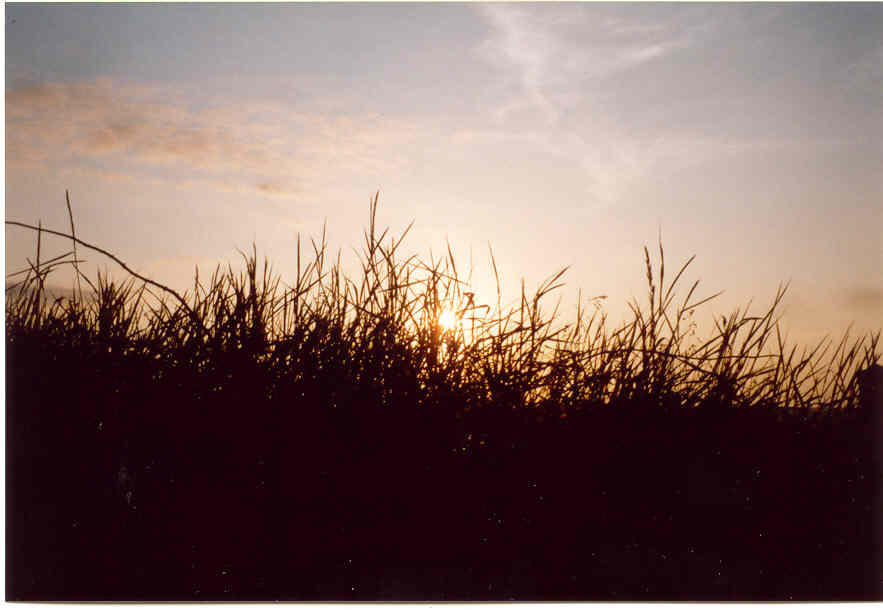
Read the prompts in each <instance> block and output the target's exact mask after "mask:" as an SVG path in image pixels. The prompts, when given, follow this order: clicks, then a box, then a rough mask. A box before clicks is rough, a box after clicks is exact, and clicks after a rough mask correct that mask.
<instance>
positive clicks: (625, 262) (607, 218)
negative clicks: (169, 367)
mask: <svg viewBox="0 0 883 610" xmlns="http://www.w3.org/2000/svg"><path fill="white" fill-rule="evenodd" d="M5 32H6V45H5V50H6V120H5V126H6V217H7V219H8V220H20V221H23V222H33V223H35V222H36V221H37V219H42V221H43V224H44V226H46V227H49V228H54V229H59V230H66V229H67V226H68V220H67V210H66V208H65V204H64V192H65V189H69V190H70V193H71V201H72V204H73V207H74V212H75V216H76V221H77V225H78V227H77V230H78V233H79V234H80V236H81V237H82V238H83V239H85V240H86V241H89V242H92V243H95V244H97V245H100V246H102V247H104V248H106V249H108V250H110V251H112V252H114V253H115V254H117V255H118V256H120V258H122V259H123V260H125V261H127V262H128V263H130V264H131V265H132V266H133V267H134V268H135V269H137V270H139V271H140V272H143V273H145V274H148V275H150V276H151V277H153V278H154V279H156V280H159V281H163V282H168V283H170V284H171V285H173V286H175V287H180V288H186V287H187V286H188V285H190V282H191V281H192V274H193V268H194V265H199V266H200V268H201V269H203V270H204V271H206V272H208V271H210V269H211V268H213V267H214V264H215V263H216V262H217V261H234V262H235V261H236V260H237V257H238V254H237V252H236V249H237V248H239V249H242V250H245V249H250V247H251V244H252V242H256V243H257V246H258V251H259V254H260V255H264V254H265V255H267V256H268V257H269V258H270V260H271V261H272V262H273V263H274V265H275V268H276V270H277V271H278V272H280V273H281V275H282V276H283V279H285V278H291V277H292V274H293V267H294V262H293V260H294V256H293V255H294V252H295V236H296V234H297V233H298V232H299V233H301V234H302V235H303V236H304V237H309V236H317V235H319V234H320V232H321V228H322V223H323V221H325V220H326V219H327V222H328V233H329V242H330V245H331V247H332V248H333V249H334V250H335V251H336V250H337V249H338V248H343V254H342V257H343V258H344V259H349V260H354V254H353V252H352V248H354V247H358V246H359V242H360V239H361V229H362V228H363V227H364V226H365V224H366V221H367V212H368V201H369V199H370V198H371V197H372V196H373V194H374V193H375V191H378V190H379V191H380V212H379V218H378V221H379V222H380V223H381V224H383V225H384V226H386V225H389V226H390V227H391V228H392V231H393V233H395V234H400V232H401V231H402V230H403V229H404V228H405V227H406V226H407V224H408V223H409V222H410V221H411V220H415V221H416V222H415V225H414V229H413V230H412V233H411V235H410V238H409V240H408V241H406V242H405V246H404V248H405V250H406V251H407V254H411V253H417V254H424V255H428V253H429V250H430V249H432V251H433V253H434V254H436V255H439V254H441V253H443V252H444V251H445V241H446V239H447V240H449V241H450V243H451V246H452V248H453V249H454V252H455V253H456V254H457V255H458V259H459V261H460V262H462V263H463V264H464V266H468V261H469V257H470V250H471V256H472V260H473V263H474V266H475V270H476V271H475V276H476V279H477V282H478V284H479V285H478V286H476V288H477V292H478V296H479V298H484V299H485V300H490V299H491V298H494V297H493V294H488V291H489V290H491V288H492V286H493V284H492V282H491V281H490V279H489V278H490V277H491V275H490V262H489V258H488V244H489V243H490V244H491V245H492V246H493V249H494V255H495V257H496V260H497V263H498V266H499V268H500V272H501V276H502V278H503V282H504V288H506V287H508V288H509V289H510V291H511V294H512V296H514V290H515V289H516V288H517V287H518V283H519V280H520V278H521V277H525V278H526V280H527V283H528V286H534V285H536V284H537V283H538V282H539V281H540V280H542V279H544V278H545V277H547V276H548V275H550V274H552V273H553V272H555V271H557V270H558V269H560V268H561V267H564V266H566V265H570V267H571V269H570V271H569V272H568V274H567V276H566V279H567V280H568V285H567V287H566V288H565V289H564V291H563V292H562V296H563V298H564V302H563V305H564V306H565V309H564V313H565V314H568V313H569V312H570V311H572V310H571V309H568V307H571V306H572V304H573V303H575V299H576V295H577V289H578V288H582V291H583V297H584V298H585V299H588V298H589V297H591V296H594V295H601V294H603V295H608V296H609V299H608V301H607V303H606V305H605V308H606V310H607V311H608V312H609V315H610V317H611V319H612V321H614V322H616V321H618V320H619V319H621V318H622V316H623V315H624V311H625V310H624V304H625V301H626V300H627V299H628V298H629V297H631V296H638V295H640V296H642V295H643V294H644V284H643V282H644V281H645V280H644V276H643V253H642V247H643V246H644V245H645V244H647V245H650V246H651V253H655V244H656V241H657V237H658V234H659V232H660V231H661V234H662V240H663V244H664V246H665V247H666V259H667V270H668V273H669V277H671V276H672V275H673V274H674V271H675V270H676V269H675V268H676V267H679V266H680V264H681V263H683V262H684V261H685V260H686V259H687V258H688V257H689V256H690V255H693V254H696V255H697V259H696V261H695V263H694V265H693V266H692V267H691V269H692V272H690V273H688V275H687V278H686V279H687V280H688V281H689V282H692V281H693V280H695V279H701V282H702V283H701V284H700V289H701V290H703V293H704V294H711V293H713V292H717V291H720V290H725V291H726V293H725V295H724V296H723V297H721V298H720V299H719V301H718V302H717V304H716V305H712V306H711V310H710V311H715V312H717V313H720V314H724V313H728V312H729V311H730V310H731V309H732V308H733V307H734V306H737V305H743V304H745V303H747V302H748V301H749V300H750V299H752V298H753V299H754V301H755V303H756V304H757V309H758V310H760V309H763V306H764V305H765V304H767V303H769V301H770V300H771V299H772V297H773V296H774V294H775V292H776V288H777V286H778V284H779V282H780V281H787V280H790V281H791V289H790V292H789V296H788V298H787V299H786V317H785V320H784V326H785V328H787V329H790V331H791V337H792V338H793V339H795V340H798V341H811V340H814V339H815V338H818V337H820V336H821V335H823V334H825V333H829V332H830V333H833V334H835V335H836V334H840V333H841V332H842V331H843V330H844V329H845V328H846V326H847V325H848V324H849V323H850V322H853V321H854V322H855V324H856V327H855V328H856V331H858V332H862V331H867V330H876V329H878V328H880V327H881V325H883V241H881V240H883V238H881V235H883V6H881V5H880V4H877V3H870V4H841V3H833V4H765V3H761V4H751V5H740V4H727V5H716V4H682V5H668V4H618V3H613V4H470V3H466V4H432V5H423V4H411V3H400V4H358V5H351V4H309V5H289V4H286V5H279V4H271V5H256V4H239V5H231V4H225V5H206V4H188V5H158V4H154V5H150V4H148V5H106V4H104V5H85V4H69V5H27V4H7V5H6V6H5ZM6 240H7V241H6V255H7V269H8V270H17V269H18V268H20V267H21V266H22V264H23V261H24V257H25V256H30V255H32V253H33V250H34V236H33V234H29V233H28V232H25V231H21V230H19V229H7V231H6ZM65 246H66V244H64V243H63V242H60V241H59V242H57V243H56V245H55V246H53V248H54V250H55V251H56V253H61V252H63V251H64V248H65ZM86 258H88V259H89V261H90V262H102V264H104V263H105V262H107V264H108V266H109V267H110V263H109V262H108V261H102V259H101V257H100V256H99V255H97V254H94V253H88V254H86ZM117 275H118V276H119V277H123V274H122V273H118V274H117ZM685 287H686V286H685Z"/></svg>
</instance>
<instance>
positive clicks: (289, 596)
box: [6, 338, 883, 601]
mask: <svg viewBox="0 0 883 610" xmlns="http://www.w3.org/2000/svg"><path fill="white" fill-rule="evenodd" d="M83 353H84V352H83V351H82V350H81V349H80V350H78V349H71V350H70V351H69V352H66V351H65V350H63V349H52V350H50V349H47V348H43V347H41V345H40V343H39V342H34V343H26V342H25V343H18V344H15V345H13V344H10V342H9V340H8V338H7V428H6V429H7V439H6V440H7V443H6V451H7V454H6V456H7V462H6V463H7V479H6V480H7V507H6V509H7V538H6V540H7V548H6V559H7V561H6V566H7V567H6V578H7V581H6V591H7V599H8V600H9V601H39V600H69V601H74V600H112V601H124V600H138V601H148V600H170V601H209V600H229V601H234V600H255V601H257V600H274V599H281V600H305V601H308V600H329V601H330V600H340V601H349V600H360V601H368V600H460V601H473V600H475V601H479V600H522V601H530V600H549V601H552V600H598V601H614V600H615V601H625V600H727V601H729V600H734V601H735V600H751V601H761V600H804V601H808V600H820V601H833V600H880V599H883V588H881V577H883V574H881V572H883V570H881V567H883V562H881V555H880V549H881V542H883V539H881V533H883V532H881V519H880V515H881V514H883V512H881V495H880V491H881V470H880V458H879V454H880V446H881V445H880V442H879V425H877V424H875V425H873V426H872V425H871V423H870V420H869V419H868V418H867V417H864V416H863V415H862V412H861V411H860V412H858V414H849V415H841V416H837V417H834V416H826V417H817V418H809V417H805V416H804V415H801V414H791V413H785V412H784V410H781V409H770V410H769V411H760V410H752V411H746V410H739V409H725V408H721V409H714V408H707V409H701V410H696V409H693V410H689V411H688V410H685V409H680V408H675V407H673V408H670V409H668V410H664V409H662V408H661V407H658V406H657V407H646V406H641V405H637V404H633V405H616V406H612V407H597V406H594V407H593V406H591V405H586V406H585V409H583V410H582V411H580V412H572V413H570V414H569V415H568V417H567V418H566V419H563V420H562V419H559V418H557V417H552V418H546V419H545V420H544V421H542V422H540V421H538V420H537V418H536V417H535V416H534V415H531V416H530V417H528V416H527V415H526V414H524V413H520V412H518V411H517V410H516V411H513V410H502V409H498V410H496V411H495V410H493V409H485V410H483V411H482V412H480V413H479V412H473V413H471V414H469V415H468V416H467V417H466V419H465V421H464V422H463V423H458V419H457V415H456V412H457V406H456V400H451V401H449V404H446V405H440V406H438V407H437V408H433V409H416V408H413V407H409V406H408V405H402V406H400V407H399V408H383V409H381V408H378V407H376V406H375V405H373V404H372V400H371V398H370V396H364V395H362V394H360V391H359V389H358V387H350V388H349V390H348V391H349V392H350V399H349V400H348V401H346V402H342V403H341V404H340V406H339V407H338V408H336V409H330V408H328V406H327V405H328V396H329V392H332V391H337V392H338V394H336V395H339V393H340V392H339V390H340V386H341V384H344V385H345V382H343V381H342V380H340V379H336V378H334V377H333V376H332V375H330V374H329V375H326V376H323V374H321V372H317V374H316V376H315V377H314V380H313V382H311V384H310V385H309V386H296V387H292V388H289V389H288V390H286V391H284V392H283V391H280V392H278V393H277V395H274V396H273V397H272V398H269V399H268V398H266V397H265V396H262V395H261V392H259V391H258V390H257V389H256V388H260V387H263V386H262V385H261V384H260V383H259V381H260V379H259V373H256V372H254V371H250V370H246V369H245V368H244V369H242V370H241V375H240V376H239V377H236V376H234V377H233V378H232V379H228V380H226V381H225V383H224V389H223V390H221V391H217V392H211V391H210V389H207V388H210V386H211V384H210V383H208V382H207V381H206V378H202V377H199V376H194V375H193V374H192V373H188V372H187V371H186V370H185V371H182V372H181V373H180V374H178V375H176V374H175V372H174V371H171V372H169V373H168V374H167V375H166V376H165V378H164V379H162V380H160V381H157V380H155V379H153V378H152V377H151V370H152V369H151V366H152V365H151V364H150V363H147V362H141V361H138V360H137V359H135V358H129V359H126V358H113V357H111V356H107V355H101V354H98V355H94V356H90V357H84V356H83ZM334 388H337V389H336V390H333V389H334ZM878 423H879V422H878ZM461 439H462V442H461Z"/></svg>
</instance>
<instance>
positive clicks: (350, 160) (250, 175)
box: [6, 80, 419, 197]
mask: <svg viewBox="0 0 883 610" xmlns="http://www.w3.org/2000/svg"><path fill="white" fill-rule="evenodd" d="M188 103H192V102H190V101H189V99H188V97H187V96H186V95H185V94H183V93H181V92H177V91H172V90H168V89H166V90H162V89H151V88H149V87H144V86H137V85H125V84H120V83H113V82H110V81H107V80H103V81H90V82H75V83H38V84H31V85H26V86H21V87H17V88H14V89H11V90H8V91H7V94H6V108H7V114H6V117H7V118H6V128H7V161H8V163H9V164H10V166H11V167H13V168H15V167H23V166H24V167H28V166H34V165H47V166H49V165H56V166H58V165H63V166H70V165H77V164H81V165H90V166H91V167H93V168H94V169H95V171H96V172H98V173H99V174H102V175H104V174H106V176H107V177H108V179H110V178H111V177H114V178H115V179H119V178H120V177H121V176H124V175H127V174H128V175H132V176H136V177H138V178H141V179H148V178H149V179H152V180H161V181H162V180H165V181H168V182H174V183H176V184H177V185H179V186H180V185H186V184H187V183H188V182H192V181H196V182H197V183H199V184H200V185H201V186H205V185H206V184H207V183H209V184H211V185H213V186H214V187H215V188H219V189H221V190H225V191H237V192H252V193H257V194H260V195H263V196H269V197H293V196H296V195H298V194H299V193H302V192H303V190H304V188H305V187H307V186H315V185H316V184H317V183H321V182H322V181H328V180H333V177H332V176H331V175H330V174H331V173H335V174H336V175H337V176H338V177H339V176H341V175H343V174H345V173H347V172H350V173H352V172H355V173H378V174H379V173H383V172H387V171H391V170H393V169H396V168H400V167H401V166H402V165H404V164H407V162H408V161H407V159H408V157H407V155H408V145H409V142H411V141H413V140H414V139H415V138H416V137H417V136H418V134H419V130H418V129H417V128H416V127H414V126H413V125H410V124H408V123H407V122H406V121H401V120H399V121H396V120H392V119H385V118H383V117H379V116H376V115H375V116H362V115H360V116H349V115H341V114H337V115H330V114H324V113H320V112H315V111H313V112H301V111H298V110H297V109H295V108H292V107H291V106H287V105H284V104H282V103H274V102H267V101H262V100H253V101H247V100H246V101H242V102H238V103H235V104H226V105H220V104H219V105H215V106H212V107H191V106H189V105H188Z"/></svg>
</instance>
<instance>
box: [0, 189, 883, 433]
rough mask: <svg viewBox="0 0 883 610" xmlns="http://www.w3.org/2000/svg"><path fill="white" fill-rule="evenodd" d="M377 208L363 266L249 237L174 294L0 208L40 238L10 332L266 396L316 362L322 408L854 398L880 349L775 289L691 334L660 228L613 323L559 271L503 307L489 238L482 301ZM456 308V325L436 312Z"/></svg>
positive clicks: (687, 300)
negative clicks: (85, 268) (491, 283)
mask: <svg viewBox="0 0 883 610" xmlns="http://www.w3.org/2000/svg"><path fill="white" fill-rule="evenodd" d="M68 206H69V202H68ZM68 209H69V210H70V206H69V207H68ZM376 215H377V197H375V198H374V200H373V201H372V202H371V205H370V209H369V226H368V228H367V229H366V230H365V232H364V242H363V244H362V249H361V252H360V256H359V262H360V264H361V274H360V275H359V276H358V277H349V276H347V275H345V274H344V272H343V271H342V267H341V261H340V254H339V253H338V254H337V256H336V257H335V258H331V257H329V254H328V248H327V244H326V240H325V233H324V230H323V234H322V236H321V237H320V238H319V239H318V240H310V244H309V246H308V247H307V248H302V243H301V238H300V236H298V238H297V239H298V243H297V261H296V275H295V277H294V278H293V280H294V282H293V284H287V283H285V282H283V280H282V278H280V277H279V276H278V275H277V274H275V273H274V271H273V269H272V267H271V266H270V264H269V262H268V261H267V260H266V259H264V260H263V261H262V262H259V260H258V256H257V252H256V249H253V250H252V252H251V253H241V255H242V258H243V261H244V267H245V269H244V271H239V272H237V271H234V269H233V267H232V266H231V265H228V266H227V268H226V269H224V268H221V267H218V268H216V269H215V270H214V273H212V274H211V276H210V277H209V278H208V280H207V282H206V281H204V279H203V278H201V277H200V276H199V274H198V271H197V275H196V277H195V278H194V284H193V288H192V290H190V291H188V292H186V293H185V294H183V295H182V294H179V293H178V292H176V291H174V290H172V289H171V288H168V287H166V286H163V285H161V284H158V283H156V282H154V281H152V280H150V279H149V278H145V277H143V276H140V275H138V274H137V273H135V272H134V271H132V270H131V269H130V268H129V267H128V266H127V265H125V263H123V261H121V260H120V259H119V258H117V257H115V256H113V255H111V254H110V253H109V252H106V251H104V250H102V249H100V248H98V247H96V246H93V245H91V244H88V243H86V242H84V241H82V240H80V239H79V238H77V237H76V234H75V232H74V224H73V214H72V213H71V232H70V233H62V232H59V231H51V230H48V229H45V228H43V227H42V226H41V225H38V226H36V227H34V226H31V225H26V224H24V223H18V222H12V221H7V225H8V226H17V227H22V228H25V229H30V230H33V231H35V232H36V236H37V253H36V258H35V259H34V260H33V261H32V260H30V259H28V265H27V267H26V268H25V269H23V270H21V271H20V272H18V273H13V274H11V275H10V276H9V277H8V278H7V280H8V281H9V280H16V282H15V283H14V284H7V296H8V297H9V298H8V299H7V307H6V320H7V336H8V337H10V338H11V340H13V341H14V340H15V338H16V337H19V336H23V335H27V334H38V335H40V336H41V337H43V338H44V339H45V340H46V341H50V342H60V343H79V344H81V345H83V346H84V347H85V346H86V345H87V344H88V345H89V346H90V349H97V350H108V351H116V352H118V353H122V354H139V355H141V356H142V357H144V358H147V359H155V360H159V361H161V362H163V363H165V365H166V366H169V367H177V366H186V367H191V368H192V369H193V370H194V371H202V370H203V369H205V368H206V367H213V366H214V367H218V366H220V368H227V367H226V366H224V365H219V363H224V362H227V361H230V362H231V363H232V362H234V361H235V362H236V363H237V364H243V363H245V362H247V363H248V366H250V367H257V368H259V369H260V370H261V371H263V372H262V377H261V378H262V379H263V380H264V382H265V383H266V387H265V388H262V390H263V391H264V392H265V393H266V394H267V395H268V396H272V395H274V394H276V393H278V392H280V391H282V388H283V387H286V386H291V385H292V384H295V385H296V384H298V383H300V382H310V380H309V379H306V378H305V377H307V376H310V375H312V376H316V375H320V376H324V377H327V378H328V379H336V380H339V381H340V382H341V385H342V386H344V387H348V389H346V390H341V389H340V388H333V387H329V388H328V389H327V390H328V393H329V395H330V404H329V405H328V406H330V407H332V408H336V407H350V406H354V404H353V400H354V398H355V397H356V395H358V396H359V398H360V399H364V397H365V396H370V397H371V400H370V402H372V403H377V404H378V405H379V406H395V407H397V408H415V409H419V408H423V407H434V406H439V405H447V406H452V407H455V408H456V409H458V410H463V411H465V412H469V411H470V410H473V409H496V410H509V409H516V410H524V411H525V412H529V413H536V414H538V415H541V416H543V417H553V418H566V417H567V416H568V414H569V413H572V412H574V411H579V410H581V409H584V408H586V407H588V406H593V405H611V404H626V403H628V404H641V405H642V406H647V407H650V406H655V407H660V408H671V407H687V408H694V407H709V406H714V407H743V408H770V407H779V408H784V409H794V408H797V409H802V410H812V411H813V412H827V411H832V410H848V409H851V408H853V407H855V406H856V404H857V400H858V391H857V389H858V386H857V383H856V377H855V374H856V372H857V371H859V370H862V369H864V368H867V367H868V366H870V365H872V364H874V363H876V362H877V361H878V360H879V359H880V356H881V352H880V348H879V339H880V332H879V331H878V332H876V333H874V334H871V335H868V336H864V337H858V338H850V336H849V334H848V332H847V333H846V334H844V336H843V337H842V339H841V340H840V341H838V342H832V341H829V340H826V341H823V342H821V343H819V344H818V345H815V346H812V347H811V348H805V349H803V350H802V351H799V350H798V348H797V347H796V346H790V345H788V344H787V343H786V342H785V340H784V339H783V336H782V332H781V330H780V326H779V322H780V315H779V313H778V312H779V310H780V305H781V303H782V301H783V298H784V297H785V293H786V287H785V286H780V288H779V290H778V292H777V293H776V296H775V298H774V299H773V302H772V303H771V304H770V306H769V307H768V309H767V311H766V313H765V314H762V315H754V314H751V313H749V307H747V306H746V307H745V308H744V309H737V310H736V311H733V312H732V313H730V314H729V315H727V316H721V317H719V318H716V321H715V327H714V329H713V331H712V332H711V336H710V337H708V338H706V339H704V340H697V337H696V325H695V323H694V319H695V312H696V310H697V309H698V308H700V307H707V306H708V304H709V303H710V302H711V301H712V300H713V299H714V297H715V296H717V295H713V296H710V297H699V296H697V290H698V281H697V282H694V283H692V284H690V285H689V286H687V289H686V291H685V294H684V295H683V296H681V295H680V294H679V289H680V287H681V285H682V283H683V278H684V276H685V273H686V272H687V271H688V268H689V265H690V263H691V262H692V261H693V258H690V259H689V260H688V261H687V262H686V263H684V264H683V265H682V266H681V267H680V268H679V269H678V271H677V273H675V275H674V277H673V278H671V279H670V280H669V279H668V278H667V277H666V267H665V252H664V250H663V247H662V244H661V243H660V244H659V245H658V254H659V256H658V261H657V262H656V263H655V264H654V261H653V260H652V259H651V256H650V252H649V250H648V249H647V248H646V247H645V248H644V263H645V268H646V278H647V290H648V295H647V299H646V301H644V302H642V301H639V300H638V299H634V300H633V301H632V302H630V303H629V304H628V305H629V308H630V311H631V319H630V320H627V321H626V322H624V323H623V324H621V325H620V326H616V327H611V326H610V325H608V323H607V318H606V316H605V315H604V314H603V313H602V311H601V310H600V308H598V307H596V308H592V311H587V310H586V309H585V308H584V307H583V305H582V299H581V298H580V305H579V306H578V307H579V308H578V310H577V313H576V316H575V319H572V320H570V321H564V322H562V321H561V318H562V316H561V315H560V313H559V307H558V305H559V304H560V301H559V303H558V304H554V303H553V304H551V306H550V300H551V299H552V298H553V295H554V294H555V292H556V291H557V290H558V289H560V288H561V287H562V286H563V276H564V274H565V272H566V269H562V270H561V271H558V272H557V273H555V274H553V275H552V276H550V277H549V278H548V279H547V280H546V281H544V282H543V283H541V284H540V285H539V286H538V287H537V288H536V289H535V291H534V292H533V293H532V294H531V293H529V292H528V291H527V290H526V288H525V286H524V282H523V281H522V287H521V295H520V301H519V302H518V303H517V304H516V305H515V306H510V307H508V308H507V307H504V306H503V305H502V301H501V295H500V278H499V275H498V273H497V268H496V261H495V260H494V259H493V253H492V252H491V261H492V265H493V270H494V274H495V276H496V278H497V299H496V301H495V302H492V303H478V302H476V301H475V295H474V293H473V292H471V291H470V289H469V288H470V287H469V283H468V278H467V279H464V278H462V277H461V275H460V272H459V269H458V266H457V262H456V260H455V258H454V256H453V254H452V252H451V251H450V249H448V251H447V255H446V256H445V257H443V258H441V259H439V260H435V259H434V258H431V259H429V260H425V259H422V258H419V257H418V256H416V255H411V256H404V255H403V254H402V244H403V242H404V240H405V237H406V235H407V233H408V229H410V226H409V227H408V229H406V230H405V231H404V232H403V233H402V234H401V235H400V236H398V237H394V236H392V235H391V234H390V231H389V229H384V230H380V229H379V228H378V226H377V225H376ZM48 235H51V236H56V237H63V238H67V239H69V240H70V242H71V244H72V249H71V251H70V252H67V253H65V254H63V255H61V256H56V257H53V258H51V259H50V260H41V250H42V243H43V240H44V238H45V236H48ZM77 246H79V247H80V249H81V251H82V249H83V248H86V249H90V250H94V251H97V252H99V253H102V254H105V255H107V256H110V257H111V258H112V259H113V260H114V261H115V262H117V263H119V264H120V265H121V266H122V267H123V269H124V270H125V271H127V272H129V273H130V274H131V276H132V277H131V278H130V279H129V280H127V281H124V282H121V283H117V282H115V281H112V280H111V279H109V277H108V276H106V275H102V274H100V273H99V276H98V277H97V280H96V281H95V282H93V281H91V280H90V279H89V278H88V277H86V276H85V275H84V274H83V273H82V272H81V271H80V269H79V264H80V263H81V262H82V261H81V260H80V259H79V258H77V256H78V255H77ZM304 250H306V252H304ZM66 265H70V266H72V267H74V270H75V277H76V281H77V286H76V288H75V290H74V291H73V296H72V298H66V299H60V298H59V299H54V300H53V299H49V298H47V297H46V289H45V285H46V280H47V278H48V277H49V276H50V275H51V273H52V272H53V271H55V270H56V269H58V268H60V267H62V266H66ZM81 280H82V281H85V282H86V283H87V284H88V285H89V286H90V287H91V288H92V294H91V298H86V297H84V293H83V290H82V284H81ZM87 296H88V293H87ZM445 312H450V313H445ZM452 314H453V315H454V316H456V319H457V323H455V324H453V325H448V326H446V325H444V324H442V323H441V322H440V319H441V318H443V316H449V317H450V316H451V315H452ZM155 374H156V375H158V376H162V375H164V374H165V370H164V369H163V368H162V367H159V368H158V369H157V370H156V373H155Z"/></svg>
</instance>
